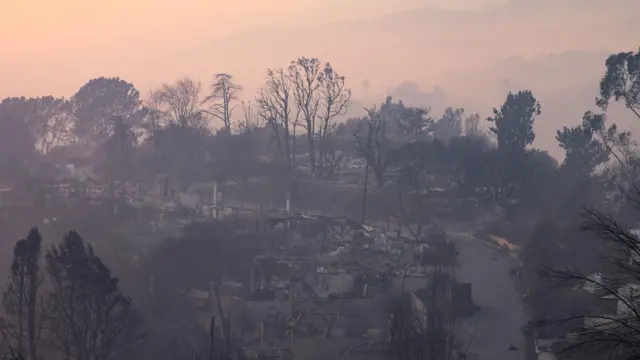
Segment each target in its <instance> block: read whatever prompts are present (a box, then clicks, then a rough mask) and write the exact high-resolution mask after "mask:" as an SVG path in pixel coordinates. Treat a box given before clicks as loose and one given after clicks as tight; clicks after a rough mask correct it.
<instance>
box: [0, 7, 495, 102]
mask: <svg viewBox="0 0 640 360" xmlns="http://www.w3.org/2000/svg"><path fill="white" fill-rule="evenodd" d="M494 2H500V0H448V1H445V0H431V1H429V0H421V1H416V0H402V1H387V0H325V1H322V2H319V1H316V0H272V1H261V0H234V1H220V0H180V1H177V0H134V1H132V0H55V1H51V0H4V1H3V11H2V12H0V43H1V44H2V50H1V53H0V57H1V58H2V59H0V65H2V68H0V79H2V80H3V81H2V84H0V96H7V95H10V94H16V92H20V93H23V94H25V95H38V94H41V93H43V92H55V93H60V92H62V94H65V95H70V94H69V91H70V90H71V88H70V87H69V86H70V84H69V82H71V83H73V82H74V81H76V82H77V80H76V78H77V79H80V78H82V76H83V75H85V74H86V75H87V76H92V75H97V74H100V73H101V72H102V73H104V74H105V75H112V72H113V71H112V69H122V68H128V69H131V70H132V71H131V72H133V73H135V72H136V71H137V70H139V68H140V67H141V64H140V62H141V60H144V61H149V59H151V58H153V55H154V54H155V55H157V56H161V57H164V58H166V57H167V56H170V55H171V54H172V53H179V52H181V51H189V50H192V49H197V48H199V47H201V46H203V44H206V43H207V42H212V41H214V40H215V39H219V38H223V37H225V36H229V35H232V34H233V33H236V32H239V31H243V30H246V29H251V28H260V27H263V26H283V27H287V26H298V25H309V24H312V23H326V22H331V21H340V20H347V19H358V18H367V17H373V16H376V15H381V14H384V13H392V12H395V11H400V10H406V9H411V8H414V7H420V6H440V7H449V8H472V7H477V6H482V5H486V4H490V3H494ZM241 45H242V44H239V46H241ZM160 61H162V60H160ZM202 61H203V62H207V61H209V62H212V60H211V59H202ZM127 62H130V63H129V64H127ZM50 70H51V71H53V72H54V73H53V74H52V73H51V72H50ZM214 71H224V69H215V70H213V69H212V72H214ZM170 72H172V71H170ZM184 72H185V74H186V73H188V72H189V71H188V70H187V69H185V70H184ZM45 74H46V77H47V78H46V79H42V77H43V76H44V75H45ZM134 76H135V75H134ZM135 77H136V78H137V79H138V80H143V81H145V82H149V83H155V82H156V81H155V80H156V79H155V78H153V77H152V78H146V77H145V75H141V76H135ZM65 78H66V79H68V80H65ZM71 79H73V80H71ZM159 80H160V81H165V80H166V81H168V80H170V79H168V78H167V79H159ZM68 81H69V82H68ZM78 85H80V84H74V85H73V88H76V87H77V86H78Z"/></svg>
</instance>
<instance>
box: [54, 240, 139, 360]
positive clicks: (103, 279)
mask: <svg viewBox="0 0 640 360" xmlns="http://www.w3.org/2000/svg"><path fill="white" fill-rule="evenodd" d="M46 261H47V270H48V272H49V275H50V277H51V287H52V291H51V296H50V301H51V311H50V316H51V321H50V327H51V330H50V331H51V333H52V336H53V341H54V344H55V347H56V348H57V349H58V350H59V351H60V352H61V353H62V354H63V355H64V356H65V357H66V358H68V359H74V360H105V359H109V358H112V357H113V358H122V357H124V352H125V351H127V349H128V347H127V345H130V342H131V340H133V335H134V331H135V330H136V327H137V325H138V320H139V318H138V313H137V311H136V309H135V307H134V306H133V304H132V303H131V301H130V300H129V299H128V298H126V297H125V296H124V295H122V294H121V293H120V290H119V289H118V279H117V278H115V277H113V276H112V275H111V271H110V270H109V268H107V267H106V266H105V265H104V264H103V263H102V261H101V260H100V258H99V257H98V256H96V255H95V254H94V252H93V249H92V248H91V246H90V245H88V244H86V243H85V242H84V240H83V239H82V238H81V237H80V235H78V234H77V233H76V232H75V231H70V232H69V233H68V234H67V235H65V236H64V238H63V239H62V244H60V245H55V246H53V247H52V248H51V249H50V250H49V251H47V254H46Z"/></svg>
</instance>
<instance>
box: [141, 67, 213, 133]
mask: <svg viewBox="0 0 640 360" xmlns="http://www.w3.org/2000/svg"><path fill="white" fill-rule="evenodd" d="M201 87H202V86H201V84H200V83H199V82H196V81H194V80H192V79H190V78H188V77H184V78H182V79H179V80H177V81H176V82H175V83H173V84H171V85H168V84H163V85H162V86H161V87H160V89H158V90H157V93H155V94H154V95H153V97H156V98H155V101H156V102H157V105H158V106H157V111H158V114H161V115H160V116H162V117H163V118H164V120H163V121H164V122H165V123H167V124H172V125H176V126H178V127H180V128H201V127H206V126H207V125H208V117H207V116H206V115H207V114H206V113H205V112H204V111H203V110H202V109H201V108H200V105H201V104H202V101H201V100H200V90H201Z"/></svg>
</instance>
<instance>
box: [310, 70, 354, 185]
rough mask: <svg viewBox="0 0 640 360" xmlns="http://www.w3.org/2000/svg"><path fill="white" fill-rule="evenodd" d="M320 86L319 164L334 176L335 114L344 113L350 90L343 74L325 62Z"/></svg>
mask: <svg viewBox="0 0 640 360" xmlns="http://www.w3.org/2000/svg"><path fill="white" fill-rule="evenodd" d="M320 82H321V85H322V86H321V88H320V100H321V101H320V109H319V111H318V120H319V121H320V123H319V129H318V135H319V136H320V143H319V144H318V145H319V149H318V150H319V152H318V155H319V159H318V160H319V166H320V168H321V169H322V172H323V173H325V174H326V175H328V176H330V177H331V176H334V175H335V172H336V170H337V167H338V166H339V163H340V161H339V159H341V157H340V156H338V155H337V154H336V150H335V148H334V146H333V141H332V140H333V139H332V137H333V136H335V135H336V128H337V124H336V122H335V119H336V117H337V116H340V115H344V114H345V113H346V112H347V109H348V107H349V104H350V103H351V90H350V89H348V88H346V86H345V82H344V76H341V75H339V74H338V73H337V72H335V70H334V69H333V67H332V66H331V64H329V63H327V64H325V67H324V69H323V70H322V74H321V78H320Z"/></svg>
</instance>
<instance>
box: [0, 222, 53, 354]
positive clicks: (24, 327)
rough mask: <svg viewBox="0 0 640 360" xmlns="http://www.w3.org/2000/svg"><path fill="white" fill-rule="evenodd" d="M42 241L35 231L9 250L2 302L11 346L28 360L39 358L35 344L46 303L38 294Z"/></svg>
mask: <svg viewBox="0 0 640 360" xmlns="http://www.w3.org/2000/svg"><path fill="white" fill-rule="evenodd" d="M41 243H42V237H41V236H40V233H39V232H38V229H37V228H32V229H31V230H30V231H29V235H28V236H27V237H26V238H24V239H21V240H18V242H16V245H15V247H14V249H13V262H12V263H11V276H10V278H9V282H8V285H7V289H6V290H5V292H4V294H3V298H2V305H3V308H4V311H5V313H6V314H7V317H6V318H5V319H4V320H5V325H6V329H5V331H7V332H8V336H9V338H10V339H11V346H12V347H13V348H14V349H15V350H16V351H18V352H19V353H20V354H23V355H25V356H26V358H27V359H29V360H37V359H38V358H39V351H38V350H39V344H40V340H41V334H42V329H43V325H44V322H45V316H44V315H45V311H46V302H45V299H44V298H43V297H42V295H41V293H40V285H41V284H42V272H41V269H40V257H41V256H40V255H41V253H40V246H41Z"/></svg>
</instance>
